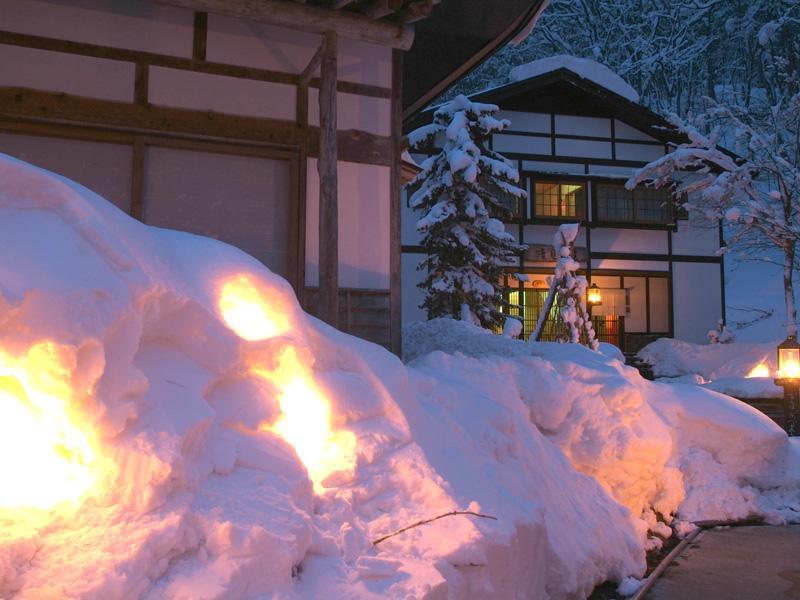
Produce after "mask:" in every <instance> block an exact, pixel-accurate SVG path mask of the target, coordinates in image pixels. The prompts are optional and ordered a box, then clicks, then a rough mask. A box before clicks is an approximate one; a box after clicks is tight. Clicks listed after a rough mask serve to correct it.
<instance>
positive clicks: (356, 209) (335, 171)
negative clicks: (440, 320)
mask: <svg viewBox="0 0 800 600" xmlns="http://www.w3.org/2000/svg"><path fill="white" fill-rule="evenodd" d="M492 4H494V3H492ZM543 4H544V3H543V2H531V0H506V1H504V2H503V3H502V6H489V5H488V4H487V3H485V2H482V1H481V0H477V1H473V0H469V1H468V0H444V2H441V1H440V0H157V1H154V0H153V1H151V0H0V152H4V153H7V154H10V155H13V156H16V157H18V158H21V159H23V160H26V161H28V162H31V163H33V164H35V165H38V166H41V167H43V168H45V169H48V170H51V171H54V172H56V173H58V174H61V175H64V176H66V177H69V178H70V179H73V180H75V181H77V182H78V183H81V184H83V185H85V186H86V187H88V188H90V189H92V190H94V191H96V192H97V193H99V194H101V195H103V196H104V197H106V198H107V199H109V200H110V201H112V202H113V203H115V204H116V205H117V206H118V207H119V208H120V209H122V210H124V211H126V212H128V213H129V214H130V215H132V216H133V217H135V218H137V219H140V220H142V221H144V222H145V223H148V224H151V225H156V226H160V227H169V228H175V229H183V230H186V231H190V232H193V233H199V234H203V235H207V236H211V237H215V238H218V239H221V240H223V241H226V242H229V243H231V244H234V245H236V246H239V247H240V248H242V249H243V250H245V251H246V252H248V253H250V254H252V255H253V256H255V257H256V258H258V259H259V260H261V261H263V262H264V264H266V265H267V266H268V267H269V268H270V269H272V270H273V271H274V272H276V273H278V274H280V275H282V276H284V277H285V278H286V279H287V280H288V281H289V282H290V283H291V284H292V285H293V286H294V288H295V290H296V292H297V295H298V297H299V298H300V300H301V302H302V303H303V304H304V306H305V307H306V308H307V309H308V310H309V311H311V312H313V313H316V314H317V315H318V316H320V317H321V318H323V319H324V320H326V321H327V322H329V323H331V324H333V325H335V326H338V327H339V328H340V329H343V330H345V331H348V332H351V333H354V334H356V335H360V336H362V337H365V338H367V339H370V340H373V341H376V342H378V343H380V344H383V345H385V346H387V347H389V348H392V349H393V350H395V351H398V350H399V347H400V187H401V185H400V180H401V160H400V153H401V137H402V135H401V124H402V115H403V111H404V109H408V110H412V111H413V110H416V108H415V107H418V106H424V105H425V104H426V103H427V102H429V101H430V100H431V98H434V97H435V96H436V95H437V94H438V93H439V92H440V91H441V90H442V89H443V88H444V87H445V86H446V85H448V84H449V83H450V82H452V81H453V80H454V79H456V78H457V77H459V76H460V75H461V74H463V73H464V72H466V71H467V70H468V69H470V68H471V67H473V66H475V65H476V64H478V63H479V62H480V61H481V60H483V59H484V58H486V57H487V56H489V55H490V54H491V53H492V52H493V51H494V50H495V49H496V48H497V47H498V46H499V45H500V44H502V43H504V42H506V41H508V40H510V39H512V38H513V37H514V36H518V35H525V34H526V32H527V31H529V27H530V26H532V24H533V23H534V22H535V19H536V16H537V14H538V12H539V10H540V9H541V7H542V5H543ZM404 62H405V65H406V66H405V68H404V67H403V63H404Z"/></svg>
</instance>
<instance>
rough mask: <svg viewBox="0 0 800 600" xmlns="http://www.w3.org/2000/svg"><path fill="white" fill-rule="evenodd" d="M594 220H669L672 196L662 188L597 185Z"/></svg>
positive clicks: (651, 221)
mask: <svg viewBox="0 0 800 600" xmlns="http://www.w3.org/2000/svg"><path fill="white" fill-rule="evenodd" d="M597 220H598V221H608V222H612V223H617V222H636V223H671V222H672V220H673V216H672V199H671V196H670V193H669V192H668V191H666V190H654V189H649V188H637V189H635V190H633V191H631V190H628V189H626V188H625V187H624V186H621V185H609V184H603V183H600V184H597Z"/></svg>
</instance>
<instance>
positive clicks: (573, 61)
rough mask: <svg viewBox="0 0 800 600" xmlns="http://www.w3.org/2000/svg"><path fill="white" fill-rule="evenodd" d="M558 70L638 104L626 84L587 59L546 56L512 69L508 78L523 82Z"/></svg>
mask: <svg viewBox="0 0 800 600" xmlns="http://www.w3.org/2000/svg"><path fill="white" fill-rule="evenodd" d="M558 69H569V70H570V71H572V72H573V73H575V74H576V75H577V76H579V77H582V78H583V79H588V80H589V81H591V82H593V83H596V84H597V85H599V86H601V87H604V88H606V89H607V90H609V91H611V92H614V93H615V94H618V95H620V96H622V97H623V98H626V99H628V100H630V101H631V102H637V103H638V102H639V94H638V93H637V92H636V90H635V89H633V88H632V87H631V86H630V84H628V82H626V81H625V80H624V79H622V77H620V76H619V75H617V74H616V73H614V71H612V70H611V69H609V68H608V67H606V66H605V65H601V64H600V63H598V62H595V61H593V60H591V59H589V58H578V57H576V56H569V55H566V54H560V55H557V56H548V57H547V58H540V59H539V60H534V61H533V62H529V63H526V64H524V65H519V66H517V67H514V68H513V69H511V71H510V73H509V75H508V78H509V79H510V80H511V81H523V80H525V79H530V78H532V77H538V76H539V75H543V74H545V73H550V72H551V71H557V70H558Z"/></svg>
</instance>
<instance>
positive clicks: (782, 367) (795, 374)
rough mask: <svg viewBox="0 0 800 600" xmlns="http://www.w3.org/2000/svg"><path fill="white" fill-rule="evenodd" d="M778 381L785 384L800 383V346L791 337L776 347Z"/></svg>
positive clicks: (793, 337)
mask: <svg viewBox="0 0 800 600" xmlns="http://www.w3.org/2000/svg"><path fill="white" fill-rule="evenodd" d="M778 379H779V380H781V381H785V382H786V383H798V382H800V344H798V343H797V340H796V339H795V336H793V335H790V336H789V337H787V338H786V340H785V341H784V342H783V343H782V344H780V345H779V346H778Z"/></svg>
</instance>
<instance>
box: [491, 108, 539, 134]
mask: <svg viewBox="0 0 800 600" xmlns="http://www.w3.org/2000/svg"><path fill="white" fill-rule="evenodd" d="M497 117H498V118H499V119H508V120H509V121H511V127H509V128H508V129H509V131H527V132H531V133H550V115H548V114H544V113H528V112H517V111H513V110H501V111H500V112H499V113H498V115H497Z"/></svg>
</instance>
